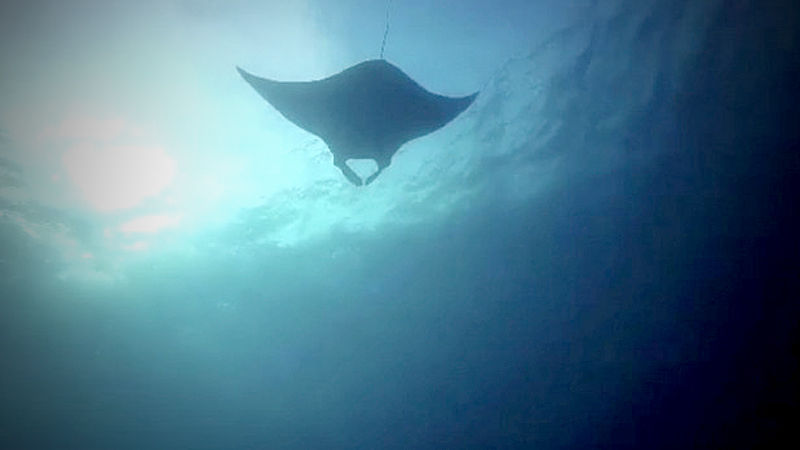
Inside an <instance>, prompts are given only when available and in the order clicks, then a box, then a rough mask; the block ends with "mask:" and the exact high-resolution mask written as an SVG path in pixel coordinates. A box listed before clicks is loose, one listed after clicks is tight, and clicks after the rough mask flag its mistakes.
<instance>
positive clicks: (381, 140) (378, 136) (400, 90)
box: [236, 59, 478, 186]
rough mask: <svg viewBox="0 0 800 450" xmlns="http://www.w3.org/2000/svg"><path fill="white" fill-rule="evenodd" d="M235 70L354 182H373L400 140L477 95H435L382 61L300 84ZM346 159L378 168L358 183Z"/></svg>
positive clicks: (446, 118)
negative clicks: (316, 141) (318, 144)
mask: <svg viewBox="0 0 800 450" xmlns="http://www.w3.org/2000/svg"><path fill="white" fill-rule="evenodd" d="M236 69H237V70H238V71H239V74H241V75H242V77H243V78H244V79H245V81H247V82H248V83H249V84H250V86H252V87H253V88H254V89H255V90H256V92H258V93H259V94H260V95H261V96H262V97H263V98H264V100H266V101H267V102H269V103H270V104H271V105H272V106H273V107H274V108H275V109H276V110H278V112H280V113H281V114H282V115H283V116H284V117H285V118H286V119H288V120H289V121H291V122H292V123H294V124H295V125H297V126H298V127H300V128H302V129H304V130H306V131H308V132H310V133H312V134H315V135H317V136H319V137H320V138H321V139H322V140H323V141H324V142H325V144H326V145H327V146H328V149H330V151H331V153H333V164H334V165H335V166H336V167H338V168H339V169H340V170H341V171H342V174H344V176H345V177H346V178H347V179H348V180H350V182H351V183H353V184H354V185H356V186H361V185H362V184H370V183H372V182H373V181H374V180H375V178H377V177H378V175H380V173H381V172H382V171H383V170H384V169H386V168H387V167H389V164H391V162H392V156H394V154H395V153H396V152H397V150H399V149H400V147H401V146H402V145H403V144H405V143H406V142H408V141H410V140H412V139H415V138H418V137H420V136H425V135H426V134H429V133H431V132H433V131H436V130H438V129H439V128H441V127H443V126H444V125H446V124H447V123H448V122H450V121H451V120H453V119H454V118H455V117H456V116H458V115H459V114H461V112H463V111H464V110H465V109H467V107H469V105H470V104H472V101H473V100H474V99H475V97H476V96H477V95H478V93H477V92H476V93H474V94H472V95H468V96H466V97H445V96H443V95H438V94H434V93H432V92H429V91H427V90H426V89H425V88H423V87H422V86H420V85H419V84H417V82H415V81H414V80H412V79H411V78H410V77H409V76H408V75H406V74H405V73H403V71H402V70H400V69H398V68H397V67H395V66H393V65H392V64H390V63H388V62H387V61H386V60H384V59H375V60H369V61H364V62H362V63H359V64H356V65H355V66H352V67H350V68H348V69H345V70H344V71H342V72H339V73H337V74H335V75H332V76H330V77H328V78H324V79H321V80H316V81H304V82H296V81H274V80H269V79H266V78H259V77H257V76H255V75H252V74H250V73H247V72H245V71H244V70H242V69H241V68H239V67H237V68H236ZM349 159H372V160H374V161H375V163H376V164H377V165H378V170H377V171H375V173H373V174H372V175H370V176H369V177H367V179H366V180H364V181H362V180H361V178H360V177H359V176H358V175H357V174H356V173H355V172H354V171H353V170H352V169H351V168H350V167H349V166H348V165H347V160H349Z"/></svg>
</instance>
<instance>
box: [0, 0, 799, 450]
mask: <svg viewBox="0 0 800 450" xmlns="http://www.w3.org/2000/svg"><path fill="white" fill-rule="evenodd" d="M700 3H702V2H689V1H680V0H663V1H654V2H650V3H647V4H645V2H627V3H626V2H622V3H621V4H619V5H615V7H614V8H610V9H609V11H610V13H609V14H605V15H599V16H596V17H594V18H593V19H592V20H591V21H590V22H586V21H580V22H577V23H575V24H573V26H572V27H571V28H569V29H567V30H566V31H564V32H562V33H560V34H558V35H555V36H554V37H552V39H551V40H550V41H548V43H547V44H545V45H543V46H541V47H537V48H535V49H532V52H531V53H530V56H529V57H527V58H523V59H522V60H521V61H517V62H515V63H510V64H508V65H506V66H504V67H503V68H498V72H497V74H496V75H495V78H493V80H492V81H491V82H490V85H489V87H488V88H487V89H486V91H485V93H484V94H482V95H484V96H485V97H482V98H480V99H479V103H478V105H477V108H478V109H476V110H475V112H473V118H472V119H470V120H472V122H469V124H470V125H469V127H471V128H468V130H467V133H466V134H465V135H462V136H461V137H460V138H459V139H460V141H459V142H464V141H470V142H473V145H474V146H478V147H481V148H482V147H486V152H485V153H486V154H487V155H488V156H486V157H484V158H475V159H473V160H472V163H471V164H472V165H471V166H470V170H469V171H468V172H466V175H464V176H463V177H462V178H461V179H460V180H461V183H463V184H464V185H466V186H470V187H473V188H474V189H476V190H477V192H478V193H477V194H476V195H474V196H473V197H470V204H469V206H468V207H465V208H460V209H458V210H455V211H450V212H448V213H446V214H444V213H443V214H442V215H441V216H440V217H437V218H436V220H431V221H428V222H425V223H422V224H405V223H402V222H400V223H396V224H393V225H385V226H382V227H380V228H378V229H376V230H373V231H371V232H362V233H357V232H352V231H347V230H343V231H336V230H332V231H331V232H330V233H328V234H327V235H325V237H323V238H320V239H316V240H311V241H308V242H304V243H302V244H300V245H297V246H294V247H288V248H287V247H278V246H272V245H255V244H253V245H250V246H246V248H244V249H243V250H242V251H239V252H236V253H232V252H220V253H219V254H217V255H216V256H215V257H213V258H212V257H208V258H201V259H199V260H198V259H193V260H191V261H184V260H171V259H170V258H169V257H162V258H159V259H154V260H153V261H147V262H146V263H143V264H141V265H139V266H136V267H135V268H132V269H130V270H129V271H128V273H127V278H126V280H127V281H126V282H125V283H124V284H120V285H110V286H109V285H100V286H95V287H87V286H86V285H81V284H75V285H70V284H65V283H61V282H59V281H58V280H56V279H54V277H52V276H51V274H52V272H53V271H54V268H53V267H52V264H54V263H50V262H48V255H49V252H50V250H49V249H48V248H47V247H46V246H44V245H43V244H40V243H37V242H36V241H35V240H34V239H32V238H31V237H30V235H29V234H26V233H25V232H24V231H23V230H21V229H20V228H19V227H17V226H15V222H14V221H13V220H12V219H13V217H14V216H13V214H14V213H16V212H19V211H18V209H15V208H17V206H15V205H14V204H13V203H11V202H6V203H4V204H0V206H2V207H3V209H2V212H3V214H4V217H5V219H4V221H3V222H2V223H0V226H1V227H2V228H0V251H1V252H2V259H3V264H2V265H1V266H0V276H1V277H0V297H1V298H2V303H0V361H2V366H0V447H2V448H9V449H66V448H75V449H144V448H175V449H178V448H186V449H221V448H225V449H262V448H263V449H271V448H537V449H555V448H559V449H560V448H648V449H650V448H769V447H770V446H772V445H775V444H776V443H777V442H778V440H779V439H788V440H789V442H794V443H795V444H796V443H797V441H798V437H797V433H796V429H797V422H796V417H797V416H798V401H800V396H798V385H797V379H798V376H800V373H798V362H799V361H798V357H799V356H800V355H799V354H798V352H800V346H798V345H800V340H799V335H798V332H799V331H800V330H798V324H799V323H800V322H798V319H799V318H800V316H798V307H799V306H800V305H799V304H798V288H799V287H800V286H798V283H799V282H800V278H799V277H798V274H799V273H800V272H799V270H800V264H798V258H800V240H798V238H797V232H798V229H800V227H799V226H800V221H798V213H797V211H798V207H797V206H798V202H797V201H798V193H800V189H798V184H800V183H798V180H799V179H800V178H798V176H799V175H800V157H798V153H797V152H798V143H799V142H800V141H799V140H798V131H797V124H798V123H800V120H798V106H797V103H796V101H795V93H797V92H798V91H799V90H800V86H799V85H798V84H799V83H800V81H799V80H800V65H798V61H799V60H798V51H799V50H800V36H799V35H798V24H799V22H798V11H797V8H796V6H794V5H792V4H791V3H790V2H781V1H759V2H756V1H721V2H717V3H714V2H708V4H707V7H700V6H698V5H699V4H700ZM687 36H688V37H690V38H691V40H689V41H688V42H687V41H686V39H687ZM575 42H578V44H575ZM548 55H549V56H548ZM552 55H564V56H563V58H564V59H563V61H562V60H559V61H557V62H556V63H553V67H557V68H555V69H552V70H551V71H550V72H549V74H548V75H547V77H546V78H544V82H543V84H541V90H539V91H536V94H535V95H534V92H533V91H530V99H528V100H526V99H525V98H520V94H519V92H527V91H525V90H524V89H523V88H522V87H521V86H522V84H521V83H522V81H524V80H526V79H529V77H533V75H531V73H532V72H530V70H531V69H530V68H532V67H537V65H538V64H543V63H544V61H549V60H547V58H550V57H552ZM550 62H551V63H552V61H550ZM521 80H522V81H521ZM511 104H520V105H521V106H519V107H518V108H516V109H515V111H517V112H516V113H514V114H510V115H509V116H508V117H511V118H512V119H508V120H506V119H505V117H506V116H504V115H503V114H505V113H500V112H498V111H504V109H503V108H508V107H509V106H508V105H511ZM534 111H535V114H534ZM500 118H504V119H503V120H500ZM542 118H546V119H547V120H549V121H558V123H559V125H558V127H555V128H553V130H550V131H547V130H540V129H538V128H537V126H538V121H540V120H542ZM544 135H547V136H548V137H547V138H546V139H545V138H544V137H543V136H544ZM509 136H517V137H516V138H514V139H515V140H514V142H515V144H513V145H511V144H508V143H507V141H503V139H507V138H508V139H510V138H509ZM501 143H503V144H502V145H505V146H506V147H507V148H510V150H508V151H499V150H498V151H497V152H495V153H493V152H492V151H489V149H494V150H496V149H497V148H498V147H499V146H500V145H501ZM543 165H546V166H547V167H556V168H555V169H553V172H552V174H554V175H551V178H552V182H550V183H549V184H548V186H547V188H546V189H542V190H541V191H537V193H536V194H535V195H533V194H531V193H530V192H532V191H530V192H529V190H532V189H533V188H532V187H530V186H531V182H530V180H527V179H525V173H526V172H524V171H521V168H524V167H530V168H536V167H540V166H543ZM517 169H520V171H519V172H517V171H516V170H517ZM4 170H5V172H4V177H5V178H4V180H13V179H14V176H15V175H14V173H15V172H14V168H13V167H12V165H11V164H10V163H9V164H4ZM342 182H343V183H344V182H345V181H344V180H342ZM431 182H434V181H431ZM515 186H517V188H516V189H515ZM520 191H522V192H520ZM364 195H369V193H368V191H365V193H364ZM4 201H5V200H4ZM40 213H41V216H42V217H44V218H45V219H43V220H46V218H47V217H50V216H48V215H47V214H66V213H64V212H48V211H40ZM64 220H65V221H66V220H69V218H68V217H67V218H65V219H64ZM251 220H253V221H255V223H256V225H258V221H257V220H256V219H255V218H253V217H251ZM241 229H242V228H236V227H232V228H230V229H229V230H228V231H227V232H226V233H224V234H221V235H209V236H205V237H203V238H202V239H207V240H208V242H207V243H208V245H209V246H211V245H212V244H214V245H216V246H225V245H226V243H227V242H234V241H235V242H237V243H241V242H242V240H246V239H245V238H242V237H241V236H239V235H238V234H237V233H238V232H237V230H241ZM86 233H90V231H86ZM196 239H200V238H196ZM787 448H789V447H787Z"/></svg>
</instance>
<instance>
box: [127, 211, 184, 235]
mask: <svg viewBox="0 0 800 450" xmlns="http://www.w3.org/2000/svg"><path fill="white" fill-rule="evenodd" d="M180 219H181V218H180V217H179V216H170V215H164V214H161V215H150V216H142V217H137V218H135V219H133V220H129V221H128V222H125V223H123V224H122V225H120V227H119V230H120V231H122V232H123V233H156V232H158V231H160V230H162V229H164V228H169V227H174V226H176V225H178V223H179V222H180Z"/></svg>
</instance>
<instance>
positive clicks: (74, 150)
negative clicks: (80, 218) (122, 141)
mask: <svg viewBox="0 0 800 450" xmlns="http://www.w3.org/2000/svg"><path fill="white" fill-rule="evenodd" d="M62 162H63V164H64V168H65V169H66V171H67V175H68V177H69V180H70V181H71V182H72V183H73V184H74V186H75V187H77V189H78V191H79V192H80V193H81V195H82V196H83V199H84V200H85V201H86V202H88V203H89V204H90V205H91V206H92V207H93V208H95V209H97V210H99V211H114V210H120V209H127V208H131V207H134V206H136V205H138V204H139V203H140V202H141V201H142V200H144V199H145V198H147V197H150V196H154V195H156V194H158V193H159V192H161V191H162V190H163V189H164V188H165V187H167V186H168V185H169V184H170V182H171V181H172V179H173V177H174V176H175V161H174V160H173V159H172V158H170V157H169V155H167V154H166V152H164V150H163V149H162V148H161V147H144V146H111V145H108V146H104V145H92V144H89V143H82V144H78V145H75V146H73V147H71V148H70V149H69V150H67V151H66V153H64V156H63V158H62Z"/></svg>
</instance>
